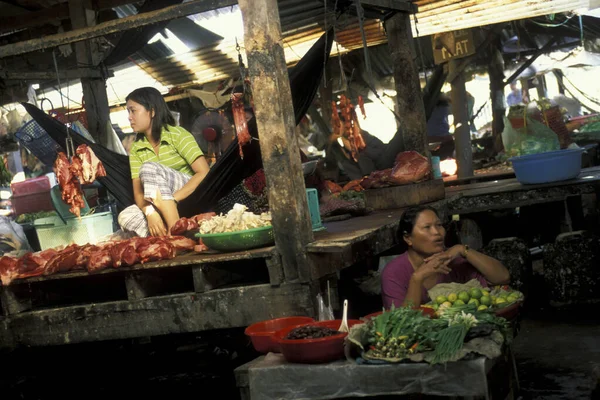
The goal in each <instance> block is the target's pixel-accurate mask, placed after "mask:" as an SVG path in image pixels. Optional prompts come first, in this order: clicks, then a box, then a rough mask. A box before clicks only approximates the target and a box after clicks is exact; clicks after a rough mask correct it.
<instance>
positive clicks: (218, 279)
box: [192, 264, 241, 293]
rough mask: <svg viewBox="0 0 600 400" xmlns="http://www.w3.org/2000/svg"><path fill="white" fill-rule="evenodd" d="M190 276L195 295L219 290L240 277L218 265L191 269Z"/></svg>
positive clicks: (206, 265)
mask: <svg viewBox="0 0 600 400" xmlns="http://www.w3.org/2000/svg"><path fill="white" fill-rule="evenodd" d="M192 274H193V278H194V291H195V292H196V293H204V292H208V291H209V290H214V289H217V288H220V287H222V286H224V285H226V284H228V283H231V282H232V281H235V279H236V278H238V277H240V276H241V275H240V274H237V273H235V272H234V271H232V270H229V269H226V268H223V265H219V264H205V265H199V266H197V267H193V268H192Z"/></svg>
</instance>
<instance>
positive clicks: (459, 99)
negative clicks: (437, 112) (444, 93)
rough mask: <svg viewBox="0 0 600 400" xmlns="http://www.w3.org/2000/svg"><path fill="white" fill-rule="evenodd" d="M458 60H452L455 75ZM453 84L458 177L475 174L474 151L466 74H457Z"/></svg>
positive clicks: (451, 73) (451, 70) (451, 66)
mask: <svg viewBox="0 0 600 400" xmlns="http://www.w3.org/2000/svg"><path fill="white" fill-rule="evenodd" d="M457 63H458V61H456V60H450V73H449V75H454V74H453V71H455V70H456V67H457ZM450 83H451V84H452V93H451V97H452V114H453V115H454V145H455V148H456V163H457V164H458V178H459V179H460V178H467V177H469V176H473V151H472V150H471V131H470V129H469V113H468V111H467V89H466V87H465V76H464V74H463V73H460V74H457V75H456V78H455V79H454V80H453V81H452V82H450Z"/></svg>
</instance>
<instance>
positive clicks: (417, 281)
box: [381, 206, 510, 308]
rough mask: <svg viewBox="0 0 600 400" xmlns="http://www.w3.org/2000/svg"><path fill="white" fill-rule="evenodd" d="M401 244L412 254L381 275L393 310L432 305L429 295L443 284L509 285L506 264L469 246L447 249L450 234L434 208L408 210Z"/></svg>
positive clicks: (403, 219) (385, 302)
mask: <svg viewBox="0 0 600 400" xmlns="http://www.w3.org/2000/svg"><path fill="white" fill-rule="evenodd" d="M398 236H399V240H400V241H403V242H404V243H406V245H407V246H408V250H407V251H406V252H405V253H403V254H401V255H400V256H398V257H396V258H395V259H393V260H392V261H390V262H389V263H388V264H387V265H386V266H385V268H384V270H383V273H382V274H381V292H382V296H383V305H384V307H385V308H389V307H391V306H392V304H394V305H395V306H396V307H399V306H406V305H409V304H412V305H413V306H419V305H421V304H424V303H427V302H428V301H429V296H428V294H427V291H428V290H429V289H431V288H432V287H433V286H435V285H437V284H439V283H450V282H456V283H466V282H468V281H470V280H472V279H477V280H479V282H480V283H481V285H482V286H487V284H488V282H489V283H491V284H493V285H500V284H505V283H508V281H509V279H510V275H509V273H508V270H507V269H506V267H504V265H502V263H501V262H500V261H498V260H496V259H494V258H492V257H489V256H486V255H485V254H482V253H480V252H478V251H476V250H474V249H471V248H469V247H468V246H466V245H462V244H459V245H456V246H452V247H450V248H449V249H447V248H446V247H445V245H444V238H445V236H446V230H445V229H444V226H443V225H442V222H441V220H440V218H439V216H438V214H437V211H436V210H435V209H434V208H432V207H430V206H415V207H411V208H409V209H407V210H406V211H405V212H404V213H403V214H402V217H401V219H400V225H399V228H398Z"/></svg>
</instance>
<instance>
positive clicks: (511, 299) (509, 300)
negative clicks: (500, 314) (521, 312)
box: [506, 294, 519, 303]
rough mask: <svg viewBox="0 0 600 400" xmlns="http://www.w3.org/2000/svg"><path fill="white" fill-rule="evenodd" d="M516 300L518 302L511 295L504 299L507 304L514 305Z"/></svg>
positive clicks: (516, 298)
mask: <svg viewBox="0 0 600 400" xmlns="http://www.w3.org/2000/svg"><path fill="white" fill-rule="evenodd" d="M518 300H519V298H518V297H516V296H513V295H512V294H511V295H510V296H508V297H507V298H506V302H507V303H514V302H515V301H518Z"/></svg>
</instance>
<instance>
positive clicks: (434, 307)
mask: <svg viewBox="0 0 600 400" xmlns="http://www.w3.org/2000/svg"><path fill="white" fill-rule="evenodd" d="M432 308H433V309H434V310H435V311H437V310H438V308H440V306H439V305H438V304H434V305H433V307H432Z"/></svg>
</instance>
